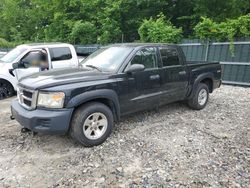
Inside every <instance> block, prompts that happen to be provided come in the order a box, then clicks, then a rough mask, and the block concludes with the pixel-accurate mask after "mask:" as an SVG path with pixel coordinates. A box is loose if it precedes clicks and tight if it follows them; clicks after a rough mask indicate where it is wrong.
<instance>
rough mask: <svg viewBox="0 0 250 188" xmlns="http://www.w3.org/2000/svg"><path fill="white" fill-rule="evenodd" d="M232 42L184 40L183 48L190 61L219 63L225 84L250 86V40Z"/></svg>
mask: <svg viewBox="0 0 250 188" xmlns="http://www.w3.org/2000/svg"><path fill="white" fill-rule="evenodd" d="M233 45H234V50H230V42H202V41H200V40H184V41H183V43H182V44H180V46H181V47H182V49H183V51H184V53H185V55H186V58H187V60H188V61H219V62H220V63H221V64H222V68H223V76H222V80H223V83H226V84H235V85H244V86H250V38H244V39H239V40H237V41H235V42H234V43H233Z"/></svg>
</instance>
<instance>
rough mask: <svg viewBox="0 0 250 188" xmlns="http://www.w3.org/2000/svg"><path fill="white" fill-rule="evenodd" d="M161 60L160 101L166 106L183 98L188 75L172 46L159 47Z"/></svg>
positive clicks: (175, 49)
mask: <svg viewBox="0 0 250 188" xmlns="http://www.w3.org/2000/svg"><path fill="white" fill-rule="evenodd" d="M159 55H160V59H161V67H162V68H161V73H160V75H161V85H162V86H161V91H162V95H161V100H160V104H161V105H162V104H167V103H170V102H173V101H178V100H181V99H183V98H184V97H185V95H186V92H187V86H188V74H187V70H186V66H185V65H183V62H182V59H180V58H179V57H180V55H179V53H178V50H177V48H176V47H174V46H165V47H159Z"/></svg>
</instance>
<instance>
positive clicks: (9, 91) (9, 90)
mask: <svg viewBox="0 0 250 188" xmlns="http://www.w3.org/2000/svg"><path fill="white" fill-rule="evenodd" d="M14 94H15V90H14V88H13V86H12V85H11V84H10V83H9V82H7V81H5V80H1V81H0V100H1V99H5V98H8V97H12V96H13V95H14Z"/></svg>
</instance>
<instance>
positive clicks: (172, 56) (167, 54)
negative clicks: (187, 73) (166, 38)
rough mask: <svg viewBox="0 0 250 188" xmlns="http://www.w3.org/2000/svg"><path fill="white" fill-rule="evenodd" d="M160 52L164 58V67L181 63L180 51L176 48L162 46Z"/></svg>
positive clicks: (162, 58)
mask: <svg viewBox="0 0 250 188" xmlns="http://www.w3.org/2000/svg"><path fill="white" fill-rule="evenodd" d="M159 52H160V56H161V60H162V67H169V66H178V65H180V59H179V55H178V51H177V50H176V49H175V48H169V47H160V48H159Z"/></svg>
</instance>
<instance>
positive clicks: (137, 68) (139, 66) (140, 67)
mask: <svg viewBox="0 0 250 188" xmlns="http://www.w3.org/2000/svg"><path fill="white" fill-rule="evenodd" d="M144 69H145V66H144V65H142V64H133V65H131V66H130V67H129V68H128V69H127V70H126V73H133V72H140V71H143V70H144Z"/></svg>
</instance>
